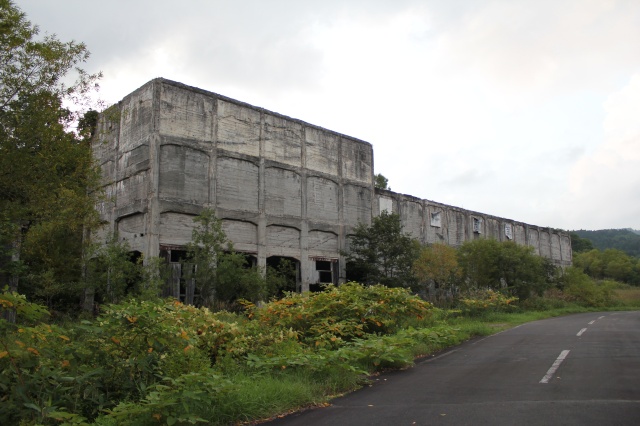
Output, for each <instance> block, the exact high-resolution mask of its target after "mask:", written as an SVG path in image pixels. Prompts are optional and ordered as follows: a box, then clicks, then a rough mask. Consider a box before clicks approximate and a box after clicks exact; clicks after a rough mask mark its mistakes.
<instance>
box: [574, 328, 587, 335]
mask: <svg viewBox="0 0 640 426" xmlns="http://www.w3.org/2000/svg"><path fill="white" fill-rule="evenodd" d="M585 331H587V329H586V328H583V329H582V330H580V331H578V334H576V336H578V337H580V336H582V333H584V332H585Z"/></svg>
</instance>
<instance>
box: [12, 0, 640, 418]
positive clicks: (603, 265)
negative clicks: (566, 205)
mask: <svg viewBox="0 0 640 426" xmlns="http://www.w3.org/2000/svg"><path fill="white" fill-rule="evenodd" d="M0 19H1V20H2V29H1V30H0V42H1V43H2V51H1V52H0V62H1V63H2V64H3V65H2V68H1V69H0V284H1V285H3V286H4V285H5V284H8V285H7V286H6V287H4V290H2V292H0V314H3V315H2V317H3V318H0V423H1V424H22V425H41V424H42V425H54V424H55V425H81V424H98V425H155V424H169V425H173V424H196V423H204V424H231V423H236V422H242V421H252V420H256V419H261V418H265V417H269V416H273V415H276V414H280V413H283V412H287V411H289V410H291V409H295V408H299V407H303V406H308V405H313V404H324V403H325V402H326V401H327V399H328V398H330V397H331V396H332V395H336V394H339V393H342V392H346V391H350V390H353V389H356V388H357V387H359V386H361V385H362V384H363V383H366V381H367V380H368V376H369V375H370V374H372V373H375V372H378V371H382V370H385V369H389V368H402V367H406V366H410V365H411V364H412V363H413V360H414V358H415V357H417V356H422V355H425V354H430V353H433V352H435V351H437V350H440V349H443V348H445V347H448V346H451V345H455V344H458V343H460V342H461V341H464V340H466V339H468V338H470V337H472V336H475V335H483V334H490V333H492V332H495V331H497V330H499V329H501V328H504V327H508V326H509V325H513V324H517V323H521V322H525V321H529V320H532V319H538V318H542V317H544V316H549V315H559V314H563V313H571V312H578V311H582V310H587V309H617V308H619V309H624V308H636V309H637V308H640V289H638V288H637V287H632V286H630V285H629V284H634V285H638V284H640V272H639V271H640V269H639V266H638V260H637V259H636V258H633V257H630V256H629V255H627V254H625V253H623V252H621V251H619V250H614V249H607V250H604V251H599V250H596V249H592V247H591V246H590V245H589V243H590V242H589V240H584V239H583V240H578V239H576V241H577V242H576V244H575V247H574V248H576V249H578V248H580V251H581V253H580V254H576V255H575V258H574V260H575V261H574V264H575V266H574V267H570V268H567V269H565V270H564V271H561V270H559V269H557V268H556V267H554V266H553V265H552V264H550V263H549V262H548V261H547V260H545V259H543V258H541V257H538V256H535V255H534V254H533V251H532V249H531V248H529V247H523V246H519V245H517V244H514V243H512V242H502V243H501V242H497V241H494V240H488V239H478V240H474V241H470V242H467V243H465V244H463V245H462V247H460V248H459V249H454V248H452V247H448V246H444V245H431V246H424V247H422V246H420V244H418V243H417V242H416V241H415V240H413V239H412V238H411V237H410V236H409V235H408V234H406V233H404V232H403V230H402V225H401V221H400V217H399V216H398V215H395V214H391V213H387V212H383V213H382V214H381V215H380V216H379V217H376V218H374V219H373V221H372V223H371V225H366V224H361V225H359V226H357V227H356V228H355V229H354V232H353V235H352V236H351V238H350V251H349V253H345V255H346V257H347V260H348V269H347V273H348V275H349V276H350V277H352V278H353V279H357V280H358V281H359V282H361V283H363V284H358V283H355V282H351V283H346V284H343V285H341V286H339V287H334V286H328V287H326V288H324V290H323V291H321V292H318V293H305V294H299V293H290V292H287V290H291V289H295V286H296V280H297V277H296V271H295V267H294V266H293V265H292V264H291V263H290V262H288V261H286V260H282V261H281V262H279V263H278V264H277V265H275V266H273V267H268V268H267V269H266V270H265V271H262V270H258V269H257V268H256V267H255V266H252V265H249V264H248V262H247V259H246V258H245V257H244V255H242V254H240V253H236V252H235V251H234V250H233V246H232V245H231V244H230V243H229V241H228V239H227V237H226V235H225V234H224V232H223V230H222V226H221V222H220V221H219V220H218V219H217V218H216V217H215V214H214V212H213V211H211V210H203V211H202V212H201V214H200V215H199V216H198V217H196V223H195V226H194V230H193V234H192V242H191V243H190V244H189V245H188V246H187V254H186V257H185V258H184V259H182V265H181V266H182V270H183V271H185V275H184V276H183V277H182V278H183V279H184V280H187V281H190V282H192V283H194V288H195V291H194V293H195V294H194V297H193V302H194V305H193V306H189V305H185V304H183V303H180V302H179V301H176V300H173V299H162V298H161V297H160V294H161V289H162V288H163V287H164V286H165V284H166V282H167V273H168V271H167V265H166V264H165V263H163V260H161V259H159V258H157V259H140V258H137V257H135V256H132V253H131V251H130V249H129V247H128V246H127V244H126V243H124V242H122V241H120V240H119V239H118V238H117V235H113V236H111V238H109V239H108V240H107V241H106V242H105V243H104V244H99V245H93V244H91V241H90V238H85V237H86V235H83V232H86V230H89V229H91V228H92V227H93V226H95V225H96V214H95V211H94V208H93V206H94V203H95V201H96V199H97V197H98V195H99V194H98V193H97V192H96V191H94V189H95V188H96V185H97V178H98V176H97V173H96V170H95V167H94V165H93V164H92V161H91V150H90V147H89V143H88V139H89V138H90V137H91V136H92V135H93V133H94V132H95V127H96V120H97V113H95V111H89V112H87V114H85V115H84V116H83V117H79V116H77V115H75V114H74V113H72V112H71V111H69V110H67V109H66V108H65V107H63V101H64V100H69V99H71V100H76V101H77V100H78V99H79V98H81V97H83V96H84V95H85V94H86V93H87V91H88V90H89V89H90V88H91V87H92V86H93V85H94V84H95V82H96V79H97V78H98V77H99V76H97V75H96V76H90V75H87V74H86V73H84V72H83V71H82V70H79V75H78V81H77V83H76V84H74V85H72V86H71V87H66V86H64V85H63V84H61V83H60V82H61V81H62V79H63V78H65V77H66V76H67V73H68V72H69V71H70V70H71V69H73V68H74V67H75V66H76V65H78V64H81V63H82V62H84V61H85V60H86V59H87V57H88V51H87V50H86V47H85V46H84V45H83V44H81V43H74V42H71V43H62V42H60V41H59V40H57V39H56V38H55V37H51V36H48V37H45V38H44V39H43V40H37V39H36V36H37V35H38V30H37V27H35V26H33V25H32V24H31V23H30V22H29V21H28V20H26V17H25V16H24V14H22V13H21V12H20V10H19V9H18V8H16V7H15V6H14V5H13V4H12V3H11V2H10V1H7V0H0ZM76 121H78V129H77V130H76V131H72V130H71V128H72V127H73V123H75V122H76ZM375 185H376V187H377V188H380V189H387V188H388V186H387V185H388V181H387V179H386V178H384V176H382V175H376V177H375ZM578 238H579V237H578ZM142 260H144V262H143V261H142ZM416 293H417V295H416ZM265 301H268V302H267V303H264V302H265ZM81 302H82V306H83V307H84V308H85V309H84V311H85V312H83V313H82V314H78V313H77V311H78V307H79V306H80V303H81ZM223 307H224V308H227V309H232V310H233V311H234V312H229V311H228V310H227V311H225V310H222V308H223ZM98 308H99V309H98ZM496 324H498V325H496Z"/></svg>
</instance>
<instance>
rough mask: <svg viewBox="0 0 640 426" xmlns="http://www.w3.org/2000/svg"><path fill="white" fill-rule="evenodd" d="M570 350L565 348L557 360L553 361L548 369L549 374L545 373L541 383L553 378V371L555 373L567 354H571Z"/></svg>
mask: <svg viewBox="0 0 640 426" xmlns="http://www.w3.org/2000/svg"><path fill="white" fill-rule="evenodd" d="M569 352H570V351H569V350H568V349H565V350H564V351H562V352H560V356H559V357H558V359H556V360H555V362H554V363H553V365H552V366H551V368H550V369H549V371H547V374H545V376H544V377H543V378H542V380H540V383H549V380H551V377H552V376H553V373H555V372H556V370H557V369H558V367H560V364H562V361H564V359H565V358H566V357H567V355H569Z"/></svg>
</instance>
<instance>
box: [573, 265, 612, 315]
mask: <svg viewBox="0 0 640 426" xmlns="http://www.w3.org/2000/svg"><path fill="white" fill-rule="evenodd" d="M562 283H563V285H564V293H565V295H567V296H568V297H569V298H570V299H571V300H572V301H575V302H576V303H579V304H581V305H583V306H590V307H598V306H609V305H611V303H612V300H613V294H614V293H613V291H614V289H615V287H616V284H615V283H614V282H611V281H604V282H601V283H598V282H596V281H594V280H593V279H592V278H590V277H589V276H588V275H587V274H585V273H584V272H582V270H580V269H578V268H574V267H569V268H567V269H566V270H565V273H564V276H563V277H562Z"/></svg>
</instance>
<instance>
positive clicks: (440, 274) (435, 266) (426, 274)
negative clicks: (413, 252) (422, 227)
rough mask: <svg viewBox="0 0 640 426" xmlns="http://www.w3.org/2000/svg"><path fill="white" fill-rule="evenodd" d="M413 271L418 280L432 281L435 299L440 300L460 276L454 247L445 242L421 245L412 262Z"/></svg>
mask: <svg viewBox="0 0 640 426" xmlns="http://www.w3.org/2000/svg"><path fill="white" fill-rule="evenodd" d="M413 271H414V273H415V275H416V277H417V278H418V280H419V281H420V282H422V283H433V285H434V288H435V291H436V299H437V300H440V301H441V300H443V299H445V298H446V297H447V293H449V292H451V290H452V289H453V287H454V286H456V285H457V284H458V283H459V280H460V277H461V276H462V273H461V271H460V267H459V266H458V259H457V252H456V249H455V248H453V247H451V246H448V245H445V244H433V245H431V246H426V247H423V248H422V250H421V251H420V257H419V258H418V259H417V260H416V261H415V262H414V263H413Z"/></svg>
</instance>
